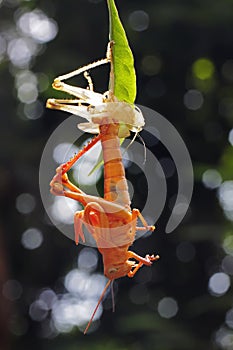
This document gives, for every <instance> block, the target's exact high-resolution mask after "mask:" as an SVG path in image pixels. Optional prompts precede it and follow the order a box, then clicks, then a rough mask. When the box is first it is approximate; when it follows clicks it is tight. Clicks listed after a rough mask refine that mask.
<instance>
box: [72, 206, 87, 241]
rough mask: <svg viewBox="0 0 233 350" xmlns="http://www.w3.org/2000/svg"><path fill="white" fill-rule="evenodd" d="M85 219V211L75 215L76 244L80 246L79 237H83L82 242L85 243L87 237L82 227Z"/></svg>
mask: <svg viewBox="0 0 233 350" xmlns="http://www.w3.org/2000/svg"><path fill="white" fill-rule="evenodd" d="M83 218H84V210H82V211H78V212H77V213H75V214H74V235H75V236H74V237H75V239H74V240H75V243H76V244H77V245H78V244H79V237H81V239H82V241H83V242H85V236H84V233H83V229H82V225H83Z"/></svg>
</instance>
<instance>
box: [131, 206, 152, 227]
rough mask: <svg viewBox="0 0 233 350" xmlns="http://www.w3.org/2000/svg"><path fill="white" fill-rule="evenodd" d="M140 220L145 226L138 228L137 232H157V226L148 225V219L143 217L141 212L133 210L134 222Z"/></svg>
mask: <svg viewBox="0 0 233 350" xmlns="http://www.w3.org/2000/svg"><path fill="white" fill-rule="evenodd" d="M137 218H139V219H140V220H141V222H142V224H143V227H136V230H137V231H146V230H147V231H154V230H155V226H153V225H148V223H147V222H146V219H145V218H144V217H143V216H142V214H141V213H140V211H139V210H138V209H133V210H132V220H135V219H137Z"/></svg>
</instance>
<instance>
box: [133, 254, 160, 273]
mask: <svg viewBox="0 0 233 350" xmlns="http://www.w3.org/2000/svg"><path fill="white" fill-rule="evenodd" d="M128 254H129V258H133V259H135V260H137V261H139V263H138V264H136V265H135V267H134V269H133V270H131V271H130V272H129V273H128V277H134V275H135V274H136V273H137V271H138V270H139V269H140V267H142V266H143V265H147V266H150V265H151V264H152V262H153V261H156V260H158V259H159V255H155V256H154V255H149V254H147V255H146V257H145V258H142V257H141V256H139V255H138V254H136V253H134V252H131V251H129V252H128Z"/></svg>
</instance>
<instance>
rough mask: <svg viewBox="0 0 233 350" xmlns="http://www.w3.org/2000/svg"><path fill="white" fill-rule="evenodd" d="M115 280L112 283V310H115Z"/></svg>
mask: <svg viewBox="0 0 233 350" xmlns="http://www.w3.org/2000/svg"><path fill="white" fill-rule="evenodd" d="M113 283H114V280H112V283H111V297H112V312H115V297H114V289H113Z"/></svg>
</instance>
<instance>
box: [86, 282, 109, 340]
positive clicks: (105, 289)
mask: <svg viewBox="0 0 233 350" xmlns="http://www.w3.org/2000/svg"><path fill="white" fill-rule="evenodd" d="M111 282H112V280H108V282H107V284H106V286H105V287H104V290H103V292H102V294H101V296H100V298H99V300H98V303H97V305H96V307H95V310H94V311H93V314H92V316H91V319H90V321H89V322H88V325H87V326H86V328H85V331H84V332H83V333H84V335H85V334H86V333H87V331H88V329H89V327H90V325H91V323H92V321H93V318H94V316H95V314H96V311H97V310H98V307H99V306H100V303H101V301H102V300H103V297H104V295H105V293H106V291H107V289H108V287H109V286H110V284H111Z"/></svg>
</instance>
